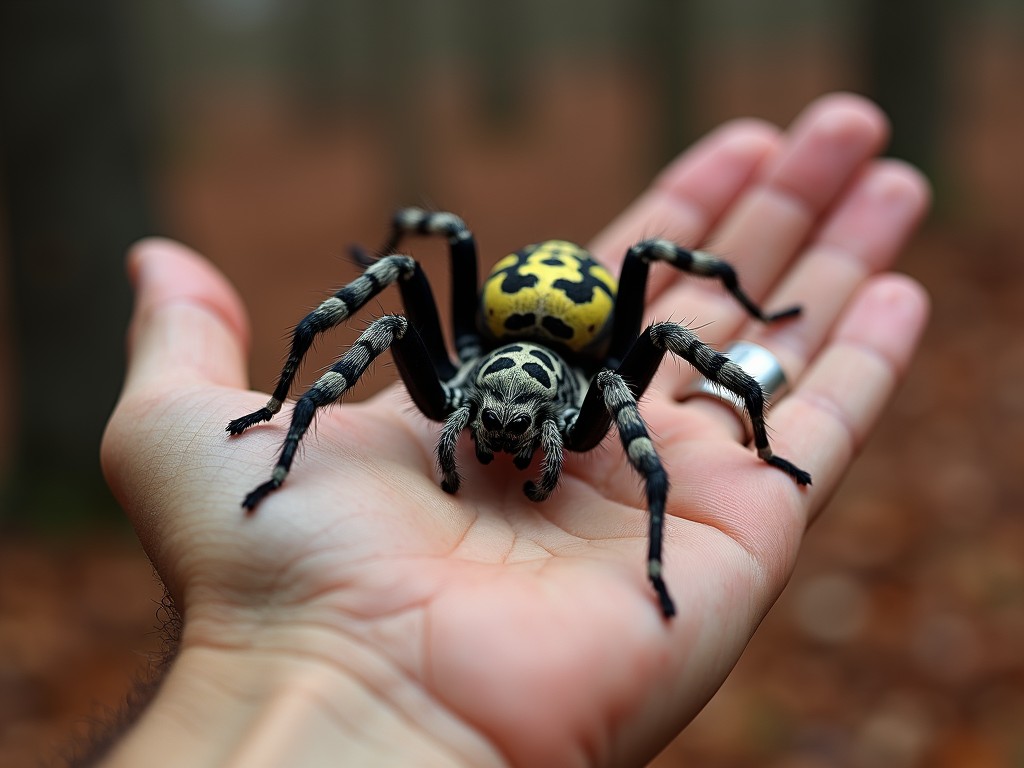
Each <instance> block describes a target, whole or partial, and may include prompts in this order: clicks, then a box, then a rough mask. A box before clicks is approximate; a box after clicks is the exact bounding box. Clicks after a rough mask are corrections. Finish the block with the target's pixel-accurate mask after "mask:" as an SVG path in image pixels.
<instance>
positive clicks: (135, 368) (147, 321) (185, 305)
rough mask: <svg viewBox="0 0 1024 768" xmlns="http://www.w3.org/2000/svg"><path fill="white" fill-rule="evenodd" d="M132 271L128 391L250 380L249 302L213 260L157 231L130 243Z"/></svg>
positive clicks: (234, 384) (236, 383)
mask: <svg viewBox="0 0 1024 768" xmlns="http://www.w3.org/2000/svg"><path fill="white" fill-rule="evenodd" d="M128 272H129V276H130V277H131V279H132V283H133V285H134V286H135V292H136V298H135V309H134V312H133V315H132V320H131V325H130V326H129V332H128V374H127V377H126V380H125V393H126V394H130V393H133V392H140V391H145V390H147V389H150V390H152V389H154V388H166V387H174V386H181V385H182V384H186V383H190V384H195V383H206V384H220V385H224V386H232V387H245V386H246V350H247V347H248V341H249V329H248V321H247V319H246V316H245V309H244V308H243V306H242V303H241V300H240V299H239V298H238V295H237V294H236V293H235V290H234V288H232V287H231V285H230V284H229V283H228V282H227V280H226V279H225V278H224V276H223V275H221V274H220V273H219V272H218V271H217V270H216V269H215V268H214V267H213V265H212V264H210V262H208V261H207V260H206V259H204V258H203V257H201V256H200V255H199V254H197V253H195V252H194V251H192V250H190V249H189V248H186V247H185V246H183V245H181V244H179V243H175V242H173V241H170V240H163V239H155V238H154V239H149V240H143V241H141V242H139V243H138V244H137V245H135V246H134V247H133V248H132V250H131V251H130V253H129V256H128Z"/></svg>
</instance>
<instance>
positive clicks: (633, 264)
mask: <svg viewBox="0 0 1024 768" xmlns="http://www.w3.org/2000/svg"><path fill="white" fill-rule="evenodd" d="M655 261H663V262H665V263H667V264H671V265H672V266H673V267H675V268H676V269H678V270H681V271H683V272H686V273H688V274H691V275H696V276H698V277H712V278H715V279H717V280H719V281H721V283H722V285H723V286H724V287H725V289H726V290H727V291H729V293H731V294H732V295H733V296H734V297H735V299H736V300H737V301H738V302H739V303H740V304H741V305H742V306H743V308H744V309H745V310H746V311H747V313H748V314H749V315H750V316H751V317H753V318H756V319H757V320H760V321H761V322H764V323H771V322H775V321H776V320H784V319H786V318H789V317H795V316H796V315H799V314H800V307H788V308H787V309H783V310H780V311H778V312H770V313H765V312H764V311H763V310H762V309H761V308H760V307H759V306H758V305H757V304H756V303H755V302H754V301H753V299H751V298H750V297H749V296H747V294H746V293H745V292H744V291H743V289H742V288H740V284H739V279H738V278H737V276H736V270H735V269H734V268H733V267H732V265H731V264H729V263H728V262H726V261H723V260H722V259H720V258H718V257H717V256H715V255H713V254H711V253H708V252H707V251H691V250H687V249H686V248H682V247H680V246H679V245H676V244H675V243H673V242H672V241H671V240H658V239H652V240H643V241H641V242H639V243H637V244H636V245H634V246H632V247H631V248H630V249H629V250H628V251H626V257H625V259H624V260H623V262H622V272H621V274H620V275H619V291H618V295H617V297H616V300H615V315H614V317H613V326H612V337H611V343H610V344H609V347H608V355H607V360H608V365H609V366H610V367H612V368H615V367H617V366H618V364H619V363H620V362H621V361H622V359H623V356H624V355H625V354H626V352H627V351H628V350H629V348H630V346H631V345H632V344H633V342H634V341H636V339H637V337H638V336H639V335H640V325H641V323H642V321H643V313H644V293H645V292H646V290H647V275H648V272H649V270H650V265H651V263H652V262H655Z"/></svg>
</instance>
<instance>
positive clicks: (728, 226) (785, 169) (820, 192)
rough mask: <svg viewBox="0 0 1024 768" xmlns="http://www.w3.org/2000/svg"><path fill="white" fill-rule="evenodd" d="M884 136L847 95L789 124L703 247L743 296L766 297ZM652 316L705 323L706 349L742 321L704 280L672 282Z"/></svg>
mask: <svg viewBox="0 0 1024 768" xmlns="http://www.w3.org/2000/svg"><path fill="white" fill-rule="evenodd" d="M887 134H888V125H887V122H886V120H885V117H884V116H883V115H882V113H881V112H880V111H879V110H878V108H877V107H875V105H874V104H872V103H871V102H869V101H866V100H864V99H862V98H860V97H857V96H853V95H848V94H833V95H830V96H827V97H824V98H822V99H819V100H818V101H817V102H815V103H814V104H812V105H811V106H809V107H808V108H807V110H805V112H804V113H803V114H801V115H800V116H799V117H798V118H797V119H796V121H795V122H794V124H793V126H792V127H791V128H790V129H789V131H788V134H787V138H786V140H785V142H784V145H783V147H782V149H781V150H780V151H779V152H778V154H777V155H776V156H775V157H774V158H773V159H772V161H771V162H770V163H768V164H767V166H766V168H765V170H764V172H763V174H762V176H761V178H760V179H759V181H758V182H757V183H756V184H755V185H753V186H752V187H751V188H750V189H748V190H747V191H746V192H745V193H744V195H743V196H742V197H741V198H740V199H739V200H738V201H737V203H736V205H735V206H734V208H733V210H732V211H731V212H730V213H729V215H728V217H727V218H726V219H725V220H724V221H723V223H722V226H721V228H720V229H719V230H718V231H717V232H716V233H715V235H714V237H713V239H712V241H711V243H710V245H709V248H710V250H713V251H714V252H715V253H717V254H718V255H720V256H722V257H723V258H726V259H727V260H728V261H729V262H730V263H732V264H733V266H735V267H736V269H737V272H738V274H739V278H740V283H741V285H742V286H743V288H744V290H745V291H746V292H747V293H748V294H750V295H751V296H752V297H754V298H755V299H757V300H760V299H761V298H762V297H764V296H765V295H766V294H767V292H768V290H769V288H770V287H771V286H772V285H774V284H775V282H776V281H777V280H778V279H779V276H780V275H781V274H782V273H783V272H784V270H785V269H786V267H788V265H789V264H790V262H791V261H792V260H793V259H794V257H795V256H796V254H797V253H798V251H799V249H800V248H801V246H802V245H803V244H804V243H805V242H806V241H807V240H808V238H809V237H810V236H811V235H812V233H813V232H814V231H815V228H816V227H817V226H818V225H819V223H820V221H819V220H820V219H821V218H822V217H823V215H824V214H825V212H826V211H828V210H829V209H830V207H831V206H832V205H833V204H834V203H835V202H836V200H837V198H838V197H840V195H841V194H842V192H843V191H844V190H845V189H846V188H847V187H848V185H849V184H850V183H851V182H852V181H853V180H854V179H855V178H856V177H857V176H858V175H859V174H860V173H861V172H862V170H863V168H864V166H865V164H866V163H867V162H868V161H869V160H870V159H871V158H872V157H873V156H874V155H875V154H876V153H877V152H878V151H879V150H880V149H881V147H882V145H883V144H884V142H885V139H886V137H887ZM766 309H767V310H768V311H771V310H773V309H778V307H775V306H774V305H772V306H767V307H766ZM652 310H653V311H654V312H655V313H656V314H657V315H658V316H660V317H662V318H664V317H666V316H675V317H679V316H680V315H682V316H684V317H685V318H686V319H687V320H689V321H691V322H693V323H695V324H697V325H703V324H707V323H710V325H708V326H707V327H706V328H705V329H704V330H703V331H702V334H701V335H702V336H703V337H704V339H705V340H706V341H708V342H710V343H712V344H720V343H721V342H723V341H724V340H726V339H729V338H732V337H733V336H734V335H735V333H736V331H737V330H738V328H739V326H740V325H741V324H742V323H743V321H744V320H745V319H746V317H747V315H746V314H745V313H744V311H743V309H742V308H741V307H740V306H739V305H738V304H737V303H736V301H735V300H734V299H733V298H732V297H731V296H729V295H728V294H727V293H726V292H725V291H724V290H722V289H721V287H720V286H718V285H717V284H715V282H714V281H710V280H693V279H691V280H685V281H678V282H676V283H675V284H673V286H672V287H671V288H670V290H667V291H665V293H664V294H662V295H661V296H660V297H659V300H658V302H657V303H656V304H654V305H653V306H652Z"/></svg>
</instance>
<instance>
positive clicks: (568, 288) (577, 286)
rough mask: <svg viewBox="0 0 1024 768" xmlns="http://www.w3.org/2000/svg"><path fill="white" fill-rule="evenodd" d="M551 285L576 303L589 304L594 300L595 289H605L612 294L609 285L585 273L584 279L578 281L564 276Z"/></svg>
mask: <svg viewBox="0 0 1024 768" xmlns="http://www.w3.org/2000/svg"><path fill="white" fill-rule="evenodd" d="M551 285H552V286H553V287H555V288H557V289H558V290H560V291H561V292H562V293H564V294H565V295H566V296H568V297H569V300H570V301H572V302H574V303H576V304H589V303H590V302H591V301H593V300H594V291H604V292H605V293H607V294H608V295H609V296H611V295H612V294H611V291H609V290H608V286H607V285H605V284H604V283H602V282H601V281H600V280H598V279H597V278H596V277H593V276H592V275H586V274H585V275H583V279H582V280H581V281H580V282H578V283H574V282H573V281H572V280H566V279H565V278H564V277H563V278H559V279H558V280H555V282H553V283H552V284H551Z"/></svg>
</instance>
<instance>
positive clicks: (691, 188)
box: [590, 120, 778, 294]
mask: <svg viewBox="0 0 1024 768" xmlns="http://www.w3.org/2000/svg"><path fill="white" fill-rule="evenodd" d="M777 148H778V130H777V129H776V128H774V127H773V126H770V125H768V124H767V123H763V122H760V121H757V120H736V121H733V122H731V123H727V124H726V125H724V126H722V127H721V128H719V129H718V130H716V131H714V132H712V133H710V134H709V135H708V136H706V137H705V138H704V139H702V140H701V141H700V142H698V143H697V144H696V145H694V146H693V147H692V148H690V149H689V150H687V151H686V152H684V153H683V154H682V155H680V156H679V157H678V158H677V159H676V160H675V161H674V162H673V163H671V164H670V165H669V166H668V168H666V169H665V170H664V171H663V172H662V173H661V174H660V175H659V176H658V178H657V179H655V181H654V183H653V184H652V185H651V187H650V189H648V190H647V191H646V192H644V193H643V194H642V195H641V196H640V198H638V199H637V200H636V201H635V202H634V203H633V204H632V205H631V206H630V207H629V208H628V209H627V210H626V211H625V212H624V213H623V214H621V215H620V216H619V217H618V218H617V219H616V220H615V221H614V222H612V224H610V225H609V226H608V227H607V228H606V229H605V230H604V231H602V232H601V233H600V234H599V235H598V236H597V237H596V238H594V240H593V242H592V243H591V248H590V249H591V251H592V252H593V253H594V254H595V255H596V256H597V257H598V258H599V259H600V260H601V261H602V262H603V263H605V264H607V265H609V266H611V267H613V268H614V269H618V268H619V267H620V266H621V264H622V260H623V257H624V256H625V254H626V250H627V249H628V248H629V247H630V246H631V245H633V244H634V243H636V242H637V241H638V240H640V239H642V238H643V237H645V236H658V237H666V238H669V239H672V240H675V241H677V242H681V243H697V242H700V241H701V240H703V239H704V237H706V236H707V233H708V232H710V231H711V228H712V227H713V226H714V225H715V224H716V222H717V221H718V220H719V218H720V217H721V216H722V215H723V213H724V212H725V211H726V210H727V209H728V208H729V206H730V205H731V204H732V203H733V201H734V200H735V199H736V197H737V196H738V195H739V194H740V193H741V192H742V191H743V189H744V188H745V187H746V186H747V185H748V184H749V183H750V182H751V180H752V179H753V178H754V176H755V175H756V173H757V170H758V168H760V167H761V166H762V164H763V163H764V162H765V161H766V159H767V158H769V157H771V156H772V154H773V153H774V152H775V151H776V149H777ZM667 277H668V275H659V276H658V277H656V278H654V279H652V289H651V291H649V294H653V293H656V292H657V280H660V281H661V283H664V282H665V281H666V278H667Z"/></svg>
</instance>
